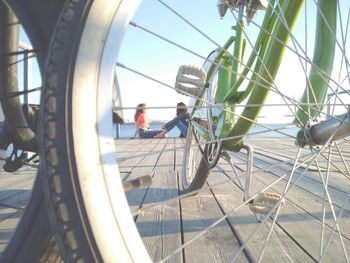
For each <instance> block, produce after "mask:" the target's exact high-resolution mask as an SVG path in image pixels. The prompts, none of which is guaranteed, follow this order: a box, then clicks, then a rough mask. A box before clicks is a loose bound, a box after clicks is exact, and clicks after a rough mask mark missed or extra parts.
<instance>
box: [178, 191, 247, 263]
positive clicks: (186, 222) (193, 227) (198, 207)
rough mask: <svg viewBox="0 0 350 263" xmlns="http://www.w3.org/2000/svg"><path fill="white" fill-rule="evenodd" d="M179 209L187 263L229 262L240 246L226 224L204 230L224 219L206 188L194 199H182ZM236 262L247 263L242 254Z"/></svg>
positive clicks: (223, 222) (225, 222)
mask: <svg viewBox="0 0 350 263" xmlns="http://www.w3.org/2000/svg"><path fill="white" fill-rule="evenodd" d="M181 209H182V225H183V236H184V243H185V244H186V247H185V248H184V253H185V258H186V262H232V258H233V255H234V251H235V250H237V249H238V247H239V243H238V241H237V239H236V237H235V235H234V233H233V232H232V229H231V227H230V225H229V224H228V222H227V221H226V220H223V221H222V222H220V223H218V224H217V225H216V226H215V227H212V228H211V229H210V230H209V231H205V230H206V228H208V227H209V226H211V225H212V224H214V223H216V222H217V220H219V219H221V218H222V217H223V213H222V211H221V209H220V207H219V206H218V204H217V201H216V199H215V198H214V196H213V195H212V193H211V192H210V191H209V189H208V187H207V186H204V187H203V189H202V191H200V192H199V193H198V194H197V195H195V196H193V197H187V198H184V199H181ZM203 231H205V232H203ZM192 240H193V242H191V241H192ZM189 242H191V243H189ZM236 262H248V259H247V257H246V256H245V255H244V254H243V255H239V256H238V258H237V259H236Z"/></svg>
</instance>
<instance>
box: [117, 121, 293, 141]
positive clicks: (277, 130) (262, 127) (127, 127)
mask: <svg viewBox="0 0 350 263" xmlns="http://www.w3.org/2000/svg"><path fill="white" fill-rule="evenodd" d="M161 127H162V124H161V123H150V129H151V130H160V129H161ZM298 131H299V128H297V127H295V126H292V125H287V124H285V123H272V124H271V123H261V124H254V125H253V126H252V127H251V129H250V131H249V133H248V135H247V136H252V137H253V136H254V137H291V136H292V137H295V136H296V134H297V132H298ZM134 134H135V126H134V124H133V123H126V124H121V125H119V129H118V128H117V127H116V137H117V138H132V137H134ZM179 136H180V131H179V129H178V128H176V127H175V128H174V129H172V130H171V131H169V132H168V133H167V137H179Z"/></svg>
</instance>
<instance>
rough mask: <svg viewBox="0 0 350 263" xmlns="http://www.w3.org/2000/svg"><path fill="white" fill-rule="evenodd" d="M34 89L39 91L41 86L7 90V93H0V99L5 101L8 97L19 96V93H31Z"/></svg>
mask: <svg viewBox="0 0 350 263" xmlns="http://www.w3.org/2000/svg"><path fill="white" fill-rule="evenodd" d="M35 91H41V87H38V88H34V89H30V90H24V91H18V92H9V93H7V94H3V95H0V101H5V100H8V99H10V98H14V97H19V96H21V95H24V94H28V93H32V92H35Z"/></svg>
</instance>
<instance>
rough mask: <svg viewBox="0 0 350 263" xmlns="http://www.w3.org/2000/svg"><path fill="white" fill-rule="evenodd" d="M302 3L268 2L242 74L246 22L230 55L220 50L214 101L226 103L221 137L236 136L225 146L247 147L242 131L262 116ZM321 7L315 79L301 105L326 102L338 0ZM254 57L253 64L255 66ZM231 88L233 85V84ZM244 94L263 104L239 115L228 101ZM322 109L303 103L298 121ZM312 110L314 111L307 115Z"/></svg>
mask: <svg viewBox="0 0 350 263" xmlns="http://www.w3.org/2000/svg"><path fill="white" fill-rule="evenodd" d="M303 4H304V0H299V1H297V0H295V1H291V0H281V1H279V2H278V4H277V6H276V7H275V8H274V7H273V6H274V5H273V3H271V4H270V5H269V7H268V8H267V10H266V14H265V18H264V21H263V24H262V29H261V30H260V34H259V36H258V38H257V41H256V44H255V46H254V48H253V52H252V54H251V56H250V58H249V59H248V61H247V63H246V65H244V67H243V71H242V72H241V73H239V68H240V65H241V57H242V50H243V48H242V47H243V46H244V44H243V43H244V40H243V34H242V33H243V30H244V24H243V23H237V25H236V27H235V29H236V36H235V38H234V41H235V45H234V51H233V56H228V55H227V52H220V53H219V54H218V56H217V57H216V59H215V61H217V62H218V61H220V65H221V66H220V68H219V70H218V88H217V94H216V101H215V103H219V104H223V105H224V106H223V107H224V110H223V114H224V117H223V119H224V124H223V125H222V127H221V130H220V131H219V134H220V138H222V139H224V138H228V137H232V139H230V140H224V141H223V147H224V148H225V149H227V150H232V151H239V150H240V149H241V148H242V145H243V136H244V135H245V134H246V133H247V132H248V131H249V129H250V128H251V126H252V125H253V123H254V122H255V120H256V118H257V117H258V115H259V113H260V111H261V109H262V106H263V104H264V102H265V100H266V98H267V96H268V94H269V91H270V89H271V87H272V85H273V82H274V79H275V77H276V74H277V72H278V69H279V66H280V64H281V61H282V58H283V55H284V52H285V49H286V44H287V43H288V41H289V38H290V31H292V29H293V27H294V25H295V22H296V20H297V18H298V14H299V12H300V10H301V8H302V6H303ZM317 8H319V9H320V12H318V13H320V14H321V15H319V16H318V17H317V23H316V41H315V49H314V57H313V61H312V68H311V71H310V77H309V79H310V81H309V85H308V87H307V88H306V90H305V92H304V96H303V97H302V100H301V102H302V104H304V103H306V102H307V103H323V101H324V99H325V97H326V95H327V94H326V92H327V88H328V82H329V76H330V74H331V71H332V65H333V60H334V50H335V36H334V33H333V32H335V30H336V1H330V0H318V7H317ZM277 17H280V18H281V17H282V18H283V19H277ZM286 25H287V27H286ZM286 28H288V29H286ZM231 40H232V39H230V40H229V41H227V43H226V44H225V46H224V48H223V50H227V48H228V47H229V45H231V43H232V42H231ZM254 62H255V65H254V69H252V65H253V63H254ZM214 68H215V65H212V66H211V68H210V69H209V71H208V74H207V79H210V78H211V74H213V72H214ZM250 71H252V76H251V78H250V82H249V83H248V85H247V87H246V89H245V90H244V91H238V89H239V88H240V86H241V84H242V83H243V80H245V79H247V75H248V73H249V72H250ZM228 87H231V88H230V89H228ZM310 94H312V95H310ZM245 99H248V100H247V104H248V105H258V106H246V107H245V108H244V110H243V111H242V113H241V114H240V116H238V117H237V118H236V117H235V116H236V114H235V113H234V107H231V106H226V105H232V104H237V103H241V102H242V101H243V100H245ZM319 111H320V108H313V107H312V106H311V107H310V106H309V108H305V107H304V106H303V107H299V110H298V112H297V114H296V120H295V123H296V122H297V123H298V124H300V125H304V124H305V123H306V122H307V121H308V116H312V117H315V116H316V115H317V114H318V113H319ZM308 112H309V113H310V115H309V114H307V113H308Z"/></svg>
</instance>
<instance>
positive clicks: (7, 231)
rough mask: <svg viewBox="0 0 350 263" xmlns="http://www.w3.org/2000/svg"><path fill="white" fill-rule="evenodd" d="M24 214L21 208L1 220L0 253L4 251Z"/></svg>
mask: <svg viewBox="0 0 350 263" xmlns="http://www.w3.org/2000/svg"><path fill="white" fill-rule="evenodd" d="M22 215H23V211H21V210H19V211H18V212H16V213H13V214H11V215H10V216H8V217H7V218H6V219H4V220H2V221H1V222H0V253H3V252H4V250H5V248H6V245H7V244H8V242H9V241H10V239H11V237H12V236H13V234H14V232H15V229H16V227H17V224H18V222H19V220H20V218H21V217H22ZM0 256H1V255H0Z"/></svg>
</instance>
